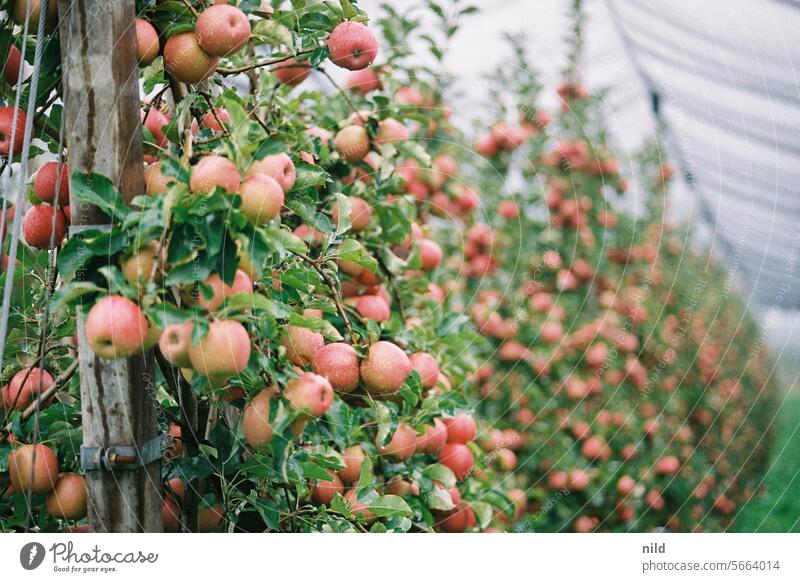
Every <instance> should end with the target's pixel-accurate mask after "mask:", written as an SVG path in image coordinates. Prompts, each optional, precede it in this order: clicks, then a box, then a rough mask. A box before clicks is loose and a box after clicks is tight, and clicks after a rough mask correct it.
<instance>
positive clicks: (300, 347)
mask: <svg viewBox="0 0 800 582" xmlns="http://www.w3.org/2000/svg"><path fill="white" fill-rule="evenodd" d="M324 344H325V338H323V337H322V334H320V333H317V332H315V331H312V330H310V329H308V328H307V327H299V326H295V325H290V326H288V327H287V328H286V331H285V333H284V334H283V335H282V336H281V345H282V346H284V347H285V348H286V357H287V358H288V359H289V361H290V362H292V363H293V364H294V365H296V366H301V367H305V366H308V365H309V364H310V363H311V360H312V359H313V357H314V354H315V353H316V351H317V350H319V349H320V348H321V347H322V346H323V345H324Z"/></svg>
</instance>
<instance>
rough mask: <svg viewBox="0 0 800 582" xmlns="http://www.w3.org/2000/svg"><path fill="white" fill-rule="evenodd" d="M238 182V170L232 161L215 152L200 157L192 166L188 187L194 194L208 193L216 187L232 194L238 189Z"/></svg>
mask: <svg viewBox="0 0 800 582" xmlns="http://www.w3.org/2000/svg"><path fill="white" fill-rule="evenodd" d="M239 184H240V179H239V171H238V170H237V169H236V166H235V165H234V163H233V162H232V161H230V160H229V159H227V158H223V157H222V156H218V155H215V154H211V155H208V156H205V157H204V158H203V159H201V160H200V161H199V162H198V163H197V165H196V166H194V168H192V176H191V178H190V180H189V187H190V188H191V190H192V192H194V193H195V194H210V193H211V192H213V191H214V190H215V189H216V188H217V187H220V188H222V189H223V190H224V191H225V192H227V193H228V194H234V193H235V192H236V191H237V190H238V189H239Z"/></svg>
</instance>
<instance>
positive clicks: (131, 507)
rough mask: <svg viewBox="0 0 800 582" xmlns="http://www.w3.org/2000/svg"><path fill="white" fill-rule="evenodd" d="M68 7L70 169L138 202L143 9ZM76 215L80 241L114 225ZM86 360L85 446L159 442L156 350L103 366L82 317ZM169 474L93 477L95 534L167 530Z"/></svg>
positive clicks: (128, 469)
mask: <svg viewBox="0 0 800 582" xmlns="http://www.w3.org/2000/svg"><path fill="white" fill-rule="evenodd" d="M58 8H59V16H60V24H59V27H60V32H61V53H62V66H63V79H64V84H63V87H64V101H65V103H64V115H65V123H64V133H65V137H66V146H67V160H68V162H69V165H70V169H71V171H72V172H73V173H74V172H81V173H85V174H100V175H104V176H106V177H108V178H110V179H111V180H112V181H113V182H114V183H115V184H116V186H117V188H118V189H119V191H120V193H121V195H122V197H123V199H124V200H125V201H126V202H127V203H130V201H131V199H132V198H133V197H134V196H136V195H139V194H142V193H143V192H144V190H145V188H144V175H143V167H144V166H143V157H142V139H141V130H140V127H139V83H138V79H139V76H138V62H137V54H136V32H135V26H134V18H135V12H136V9H135V2H134V0H114V1H113V2H109V1H108V0H59V1H58ZM71 211H72V226H71V227H70V236H71V237H79V236H81V232H82V231H84V230H85V229H86V228H87V227H91V226H96V225H102V224H104V223H107V222H108V220H109V219H108V218H107V217H106V216H105V215H104V214H102V213H101V212H100V211H99V210H98V209H97V208H94V207H92V206H90V205H87V204H81V203H78V202H76V201H75V200H73V201H72V202H71ZM77 276H78V277H80V276H81V274H80V273H78V274H77ZM78 357H79V361H80V376H81V401H82V404H81V409H82V415H83V418H82V422H83V445H84V447H92V448H95V450H97V451H101V450H104V449H105V450H107V449H108V447H135V448H136V450H137V454H141V452H140V451H143V445H144V444H145V443H152V442H153V439H154V438H156V437H157V436H158V425H157V422H156V411H155V403H154V400H153V393H154V387H153V385H154V374H153V369H154V368H153V366H154V364H153V357H152V352H149V353H147V354H142V355H140V356H137V357H133V358H130V359H128V360H115V361H111V360H101V359H99V358H97V357H96V356H95V354H94V352H92V351H91V349H89V347H88V346H87V344H86V337H85V333H84V329H83V323H82V321H81V317H80V316H79V317H78ZM118 458H123V456H122V455H120V456H118ZM160 471H161V460H160V457H156V459H155V460H153V461H152V462H149V463H148V464H147V465H145V466H141V465H138V464H136V463H130V464H129V466H123V465H122V464H120V465H118V466H115V467H114V468H113V470H108V469H107V468H99V469H92V470H87V471H86V485H87V489H88V493H89V498H90V501H89V504H88V505H89V529H90V531H97V532H104V531H109V532H141V531H147V532H152V531H161V529H162V519H161V492H160V491H161V486H160Z"/></svg>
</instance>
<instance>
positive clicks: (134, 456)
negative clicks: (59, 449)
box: [81, 434, 165, 471]
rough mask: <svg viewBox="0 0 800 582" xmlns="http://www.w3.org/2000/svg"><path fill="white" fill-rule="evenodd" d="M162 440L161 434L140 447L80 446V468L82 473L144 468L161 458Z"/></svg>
mask: <svg viewBox="0 0 800 582" xmlns="http://www.w3.org/2000/svg"><path fill="white" fill-rule="evenodd" d="M164 438H165V437H164V435H163V434H159V435H157V436H155V437H153V438H152V439H150V440H149V441H147V442H146V443H144V444H141V445H115V446H111V447H86V446H83V445H81V468H82V469H83V470H84V471H101V470H103V469H105V470H106V471H115V470H124V471H133V470H136V469H138V468H140V467H145V466H147V465H149V464H150V463H152V462H153V461H155V460H157V459H158V458H160V457H161V454H162V444H163V442H164Z"/></svg>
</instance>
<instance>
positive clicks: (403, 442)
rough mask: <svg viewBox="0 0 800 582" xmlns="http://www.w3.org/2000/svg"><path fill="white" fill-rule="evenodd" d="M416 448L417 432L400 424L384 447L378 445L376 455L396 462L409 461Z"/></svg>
mask: <svg viewBox="0 0 800 582" xmlns="http://www.w3.org/2000/svg"><path fill="white" fill-rule="evenodd" d="M416 448H417V431H415V430H414V429H413V428H411V427H410V426H408V425H407V424H405V423H403V422H401V423H400V424H399V425H397V430H395V432H394V434H393V435H392V438H391V439H390V440H389V442H388V443H386V445H385V446H380V445H378V453H379V454H381V455H387V456H389V457H392V458H393V459H394V460H396V461H405V460H407V459H410V458H411V456H412V455H413V454H414V451H415V450H416Z"/></svg>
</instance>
